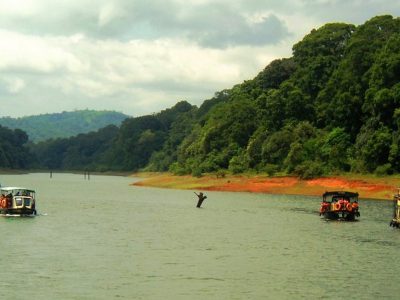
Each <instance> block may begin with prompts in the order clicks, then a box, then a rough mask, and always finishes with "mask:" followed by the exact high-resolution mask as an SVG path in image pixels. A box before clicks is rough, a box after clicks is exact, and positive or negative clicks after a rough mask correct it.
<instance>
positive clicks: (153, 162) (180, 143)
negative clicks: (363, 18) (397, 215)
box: [30, 15, 400, 178]
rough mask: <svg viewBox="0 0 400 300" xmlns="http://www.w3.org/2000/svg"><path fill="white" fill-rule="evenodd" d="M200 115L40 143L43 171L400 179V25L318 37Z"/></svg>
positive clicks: (179, 107)
mask: <svg viewBox="0 0 400 300" xmlns="http://www.w3.org/2000/svg"><path fill="white" fill-rule="evenodd" d="M292 49H293V55H292V57H289V58H282V59H277V60H275V61H273V62H271V63H270V64H269V65H268V66H266V67H265V69H264V70H262V71H261V72H260V73H259V74H258V75H257V76H256V77H255V78H253V79H251V80H247V81H245V82H243V83H240V84H237V85H235V86H233V87H232V88H229V89H226V90H223V91H219V92H217V93H215V96H214V97H213V98H211V99H208V100H205V101H204V102H203V104H202V105H201V106H200V107H196V106H192V105H191V104H189V103H187V102H185V101H182V102H179V103H177V104H176V105H175V106H174V107H172V108H170V109H166V110H164V111H161V112H159V113H157V114H152V115H148V116H141V117H137V118H127V119H125V120H124V121H123V122H122V124H121V126H120V127H119V128H118V127H116V126H108V127H106V128H103V129H100V130H98V131H97V132H91V133H89V134H81V135H79V136H76V137H70V138H68V139H59V140H55V141H51V140H50V141H46V142H41V143H37V144H34V145H31V148H30V153H31V155H32V157H34V158H35V160H34V159H32V161H35V167H40V168H51V169H64V170H71V169H81V170H83V169H91V170H99V171H104V170H125V171H135V170H151V171H166V170H170V171H172V172H174V173H176V174H192V175H195V176H200V175H201V174H203V173H208V172H217V173H218V172H221V173H223V172H230V173H234V174H235V173H242V172H253V173H268V174H275V173H277V172H279V174H290V175H295V176H299V177H302V178H310V177H313V176H320V175H324V174H337V173H342V172H347V171H352V172H360V173H376V174H392V173H400V19H399V18H394V17H392V16H388V15H387V16H378V17H374V18H372V19H370V20H368V21H367V22H365V23H364V24H362V25H359V26H355V25H352V24H344V23H330V24H326V25H324V26H322V27H320V28H318V29H313V30H312V31H311V32H310V33H309V34H308V35H306V36H305V37H304V38H303V39H302V40H301V41H299V42H298V43H296V44H295V45H294V46H293V48H292Z"/></svg>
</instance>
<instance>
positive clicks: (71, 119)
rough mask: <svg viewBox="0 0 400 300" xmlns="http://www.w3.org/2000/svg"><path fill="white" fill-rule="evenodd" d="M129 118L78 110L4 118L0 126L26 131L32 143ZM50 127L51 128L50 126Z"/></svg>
mask: <svg viewBox="0 0 400 300" xmlns="http://www.w3.org/2000/svg"><path fill="white" fill-rule="evenodd" d="M127 117H128V116H127V115H125V114H122V113H119V112H115V111H96V110H88V109H86V110H76V111H71V112H66V111H64V112H62V113H53V114H43V115H38V116H27V117H21V118H11V117H2V118H0V125H2V126H4V127H8V128H11V129H16V128H18V129H21V130H23V131H25V132H26V133H27V134H28V136H29V140H30V141H32V142H39V141H44V140H47V139H50V138H67V137H71V136H75V135H78V134H80V133H88V132H91V131H95V130H98V129H100V128H103V127H105V126H107V125H116V126H119V125H120V124H121V123H122V121H123V120H125V119H126V118H127ZM49 125H50V126H49Z"/></svg>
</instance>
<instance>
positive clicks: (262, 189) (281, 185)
mask: <svg viewBox="0 0 400 300" xmlns="http://www.w3.org/2000/svg"><path fill="white" fill-rule="evenodd" d="M130 176H131V177H138V178H141V180H139V181H137V182H135V183H132V184H131V185H134V186H144V187H157V188H168V189H182V190H203V191H224V192H250V193H265V194H287V195H303V196H321V195H322V194H323V193H324V192H326V191H334V190H340V191H351V192H358V193H359V195H360V196H359V197H360V198H361V199H376V200H392V199H393V195H394V194H395V193H396V191H397V188H399V187H400V177H399V176H385V177H376V176H374V175H359V174H345V175H337V176H329V177H320V178H314V179H309V180H301V179H299V178H297V177H290V176H282V177H268V176H263V175H248V176H246V175H226V176H225V177H222V178H221V177H220V178H217V176H216V175H212V174H209V175H204V176H202V177H192V176H190V175H183V176H177V175H173V174H170V173H135V174H131V175H130Z"/></svg>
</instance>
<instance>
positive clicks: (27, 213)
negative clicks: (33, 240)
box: [0, 208, 36, 216]
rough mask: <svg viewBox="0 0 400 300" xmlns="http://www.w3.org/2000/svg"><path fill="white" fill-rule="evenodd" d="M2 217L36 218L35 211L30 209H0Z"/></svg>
mask: <svg viewBox="0 0 400 300" xmlns="http://www.w3.org/2000/svg"><path fill="white" fill-rule="evenodd" d="M0 214H2V215H9V216H10V215H12V216H14V215H15V216H36V209H34V208H33V209H32V208H7V209H0Z"/></svg>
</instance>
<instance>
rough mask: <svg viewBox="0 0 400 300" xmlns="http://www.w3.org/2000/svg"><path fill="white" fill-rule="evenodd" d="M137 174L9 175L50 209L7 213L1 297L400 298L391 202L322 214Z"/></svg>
mask: <svg viewBox="0 0 400 300" xmlns="http://www.w3.org/2000/svg"><path fill="white" fill-rule="evenodd" d="M133 181H134V179H132V178H126V177H115V176H91V177H90V180H85V179H84V177H83V175H72V174H53V178H52V179H50V178H49V175H48V174H28V175H2V176H1V177H0V182H2V183H3V185H4V184H7V185H18V186H21V185H22V186H27V187H31V188H35V189H36V190H37V197H38V211H39V213H42V214H46V215H44V216H43V215H42V216H38V217H36V218H0V233H1V239H0V246H1V247H0V249H1V269H0V274H1V277H0V278H1V281H0V298H1V299H114V298H118V299H288V298H293V299H343V298H347V299H395V298H396V299H397V298H398V294H399V292H400V285H399V284H398V282H397V274H398V273H399V271H400V267H399V264H398V263H397V255H398V249H399V247H400V231H399V230H396V229H393V228H391V227H389V221H390V217H391V208H392V206H391V202H382V201H381V202H379V201H362V200H361V201H360V210H361V218H360V221H359V222H351V223H347V222H325V221H323V220H321V219H320V218H319V216H318V208H319V201H320V199H319V198H316V197H301V196H281V195H279V196H278V195H276V196H275V195H261V194H248V193H222V192H208V193H207V196H208V198H207V199H206V200H205V202H204V203H203V206H202V208H200V209H198V208H196V207H195V205H196V203H197V197H196V196H195V195H194V194H193V191H176V190H163V189H154V188H140V187H134V186H129V183H131V182H133ZM361 198H362V195H361Z"/></svg>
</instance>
